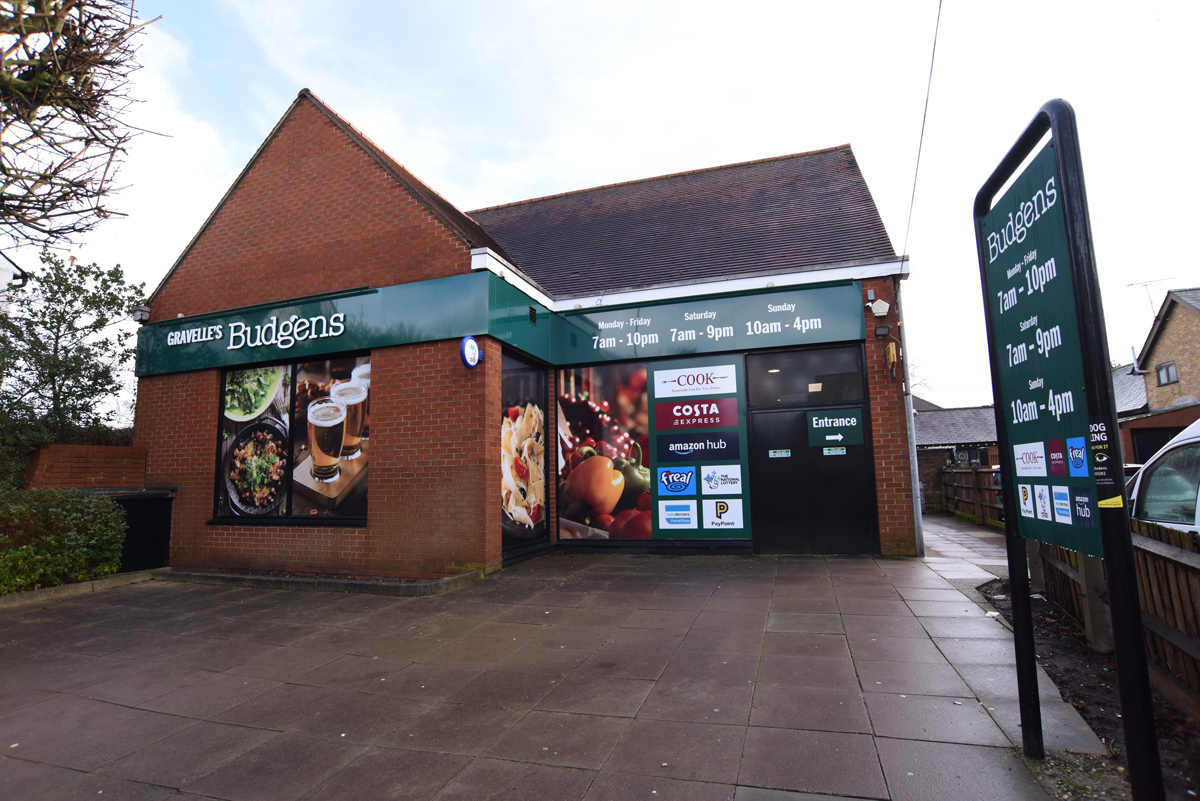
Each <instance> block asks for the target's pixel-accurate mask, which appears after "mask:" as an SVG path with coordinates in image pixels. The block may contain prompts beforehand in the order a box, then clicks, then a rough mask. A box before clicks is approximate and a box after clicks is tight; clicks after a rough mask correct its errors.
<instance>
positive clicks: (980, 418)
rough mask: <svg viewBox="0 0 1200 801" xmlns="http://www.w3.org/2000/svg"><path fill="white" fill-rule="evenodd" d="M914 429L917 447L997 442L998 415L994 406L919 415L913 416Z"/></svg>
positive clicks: (935, 411)
mask: <svg viewBox="0 0 1200 801" xmlns="http://www.w3.org/2000/svg"><path fill="white" fill-rule="evenodd" d="M913 428H914V429H915V433H916V437H917V447H918V448H933V447H947V446H951V445H990V444H992V443H994V442H996V416H995V413H994V412H993V411H992V407H991V406H973V407H969V408H965V409H936V410H934V411H929V412H920V413H918V414H915V415H913Z"/></svg>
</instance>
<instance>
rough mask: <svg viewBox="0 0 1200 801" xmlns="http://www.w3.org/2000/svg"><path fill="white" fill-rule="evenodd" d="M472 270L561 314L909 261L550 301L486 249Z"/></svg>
mask: <svg viewBox="0 0 1200 801" xmlns="http://www.w3.org/2000/svg"><path fill="white" fill-rule="evenodd" d="M471 269H472V270H490V271H491V272H493V273H495V274H496V275H498V276H500V277H501V278H503V279H504V280H505V281H507V282H508V283H510V284H512V285H513V286H514V287H516V288H517V289H520V290H521V291H522V292H524V293H525V294H527V295H529V297H531V298H533V299H534V300H536V301H537V302H538V303H541V304H542V305H543V306H545V307H546V308H548V309H550V311H554V312H563V311H571V310H573V309H594V308H597V307H601V306H624V305H628V304H636V303H659V302H663V301H672V300H687V299H688V298H696V297H703V296H706V295H722V294H727V293H730V292H750V291H754V290H762V289H783V288H788V287H799V286H805V285H808V284H826V283H830V282H833V281H855V280H863V279H866V278H883V277H887V276H893V275H899V276H900V277H901V278H902V279H903V278H908V259H907V258H901V259H897V260H896V261H888V262H882V263H879V264H860V265H851V266H847V267H832V268H829V269H826V270H808V271H805V272H796V273H779V274H775V275H759V276H754V277H752V278H734V279H730V280H727V281H708V282H704V283H697V284H681V285H678V286H665V287H653V288H649V289H637V290H630V291H627V292H615V293H612V294H608V295H592V296H587V297H577V298H566V299H563V300H553V299H552V298H550V296H549V295H547V294H546V293H545V292H543V291H542V290H540V289H538V288H537V287H536V286H534V284H533V282H531V281H530V280H529V279H528V278H526V277H525V275H524V274H523V273H522V272H521V271H520V270H518V269H517V268H516V267H513V266H512V265H511V264H509V263H508V262H507V261H505V260H504V259H502V258H501V257H499V256H497V255H496V254H495V253H494V252H493V251H492V250H490V249H488V248H476V249H474V250H472V251H471Z"/></svg>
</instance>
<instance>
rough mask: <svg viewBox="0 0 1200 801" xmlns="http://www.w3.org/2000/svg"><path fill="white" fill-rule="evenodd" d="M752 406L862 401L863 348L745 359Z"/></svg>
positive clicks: (781, 352)
mask: <svg viewBox="0 0 1200 801" xmlns="http://www.w3.org/2000/svg"><path fill="white" fill-rule="evenodd" d="M746 381H747V391H748V399H749V402H750V405H751V406H756V407H770V406H803V405H809V404H825V403H843V402H846V401H861V400H862V399H863V398H864V397H865V392H864V389H863V365H862V348H861V347H859V346H857V345H852V346H849V347H838V348H812V349H807V350H788V351H776V352H770V353H751V354H749V355H748V356H747V357H746Z"/></svg>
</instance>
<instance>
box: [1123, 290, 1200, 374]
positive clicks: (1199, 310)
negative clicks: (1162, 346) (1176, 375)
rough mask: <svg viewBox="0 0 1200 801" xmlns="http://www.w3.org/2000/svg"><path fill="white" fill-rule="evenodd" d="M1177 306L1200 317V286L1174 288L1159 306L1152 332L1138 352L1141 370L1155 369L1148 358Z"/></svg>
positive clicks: (1138, 362) (1138, 365)
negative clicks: (1147, 361)
mask: <svg viewBox="0 0 1200 801" xmlns="http://www.w3.org/2000/svg"><path fill="white" fill-rule="evenodd" d="M1176 306H1182V307H1183V308H1185V309H1187V310H1189V311H1190V312H1191V313H1192V314H1195V315H1196V316H1198V317H1200V287H1196V288H1193V289H1172V290H1171V291H1170V292H1168V293H1167V297H1166V298H1165V299H1164V300H1163V302H1162V306H1159V308H1158V314H1156V315H1155V316H1154V324H1153V325H1152V326H1150V333H1149V334H1148V335H1147V336H1146V342H1145V344H1143V345H1142V350H1141V352H1140V353H1138V356H1137V362H1136V365H1137V368H1138V369H1139V370H1150V369H1153V365H1150V366H1147V363H1146V360H1147V359H1149V358H1150V352H1151V351H1152V350H1154V343H1155V342H1157V341H1158V335H1159V334H1161V333H1162V329H1163V326H1165V325H1166V324H1167V321H1168V320H1169V319H1171V312H1172V311H1174V309H1175V307H1176Z"/></svg>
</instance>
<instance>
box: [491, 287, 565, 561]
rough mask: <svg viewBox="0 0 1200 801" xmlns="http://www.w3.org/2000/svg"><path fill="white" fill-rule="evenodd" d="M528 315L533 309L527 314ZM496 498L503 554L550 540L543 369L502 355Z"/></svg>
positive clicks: (549, 482) (544, 373)
mask: <svg viewBox="0 0 1200 801" xmlns="http://www.w3.org/2000/svg"><path fill="white" fill-rule="evenodd" d="M531 311H532V309H531ZM500 395H501V409H500V476H501V486H500V497H501V505H502V515H501V524H502V527H503V530H502V534H503V537H502V541H503V544H504V547H505V548H506V549H508V548H512V547H514V546H520V545H523V544H526V543H530V542H533V541H536V540H545V539H549V536H550V531H549V527H548V526H547V524H546V492H547V486H549V487H550V488H551V490H553V487H554V482H553V476H550V479H549V480H548V479H547V476H546V437H547V427H546V368H544V367H541V366H540V365H536V364H531V363H529V362H525V361H522V360H521V359H518V358H516V357H515V356H512V355H510V354H508V353H505V354H503V356H502V361H501V367H500Z"/></svg>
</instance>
